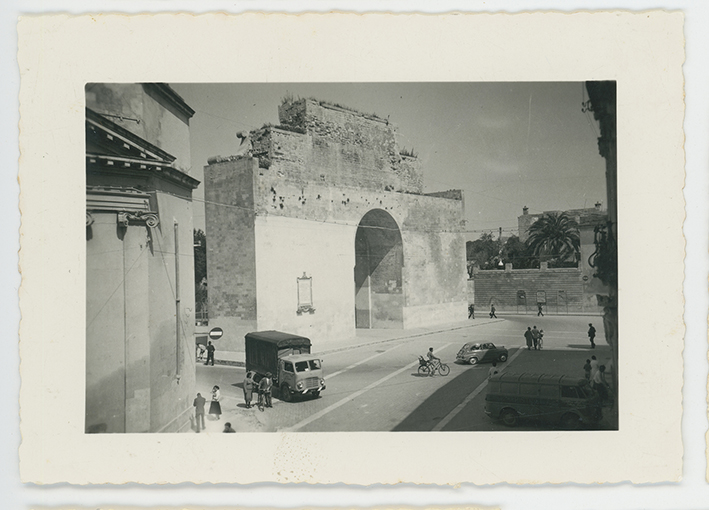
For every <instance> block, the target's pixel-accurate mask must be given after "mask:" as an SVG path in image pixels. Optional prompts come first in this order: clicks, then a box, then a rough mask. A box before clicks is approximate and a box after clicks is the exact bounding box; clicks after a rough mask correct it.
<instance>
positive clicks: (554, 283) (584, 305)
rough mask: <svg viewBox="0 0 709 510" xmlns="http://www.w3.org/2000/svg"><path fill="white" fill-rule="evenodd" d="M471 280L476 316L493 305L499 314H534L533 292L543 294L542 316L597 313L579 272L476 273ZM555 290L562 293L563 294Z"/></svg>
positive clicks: (534, 300)
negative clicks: (521, 294)
mask: <svg viewBox="0 0 709 510" xmlns="http://www.w3.org/2000/svg"><path fill="white" fill-rule="evenodd" d="M473 279H474V282H475V283H474V288H475V309H476V312H478V313H485V312H487V311H488V310H489V308H490V304H491V303H493V302H494V303H495V307H496V308H497V310H499V311H501V312H511V313H534V314H536V313H537V302H536V296H537V291H545V292H546V301H547V304H546V305H545V306H544V313H551V314H556V313H559V314H566V313H570V314H574V313H589V314H597V313H600V311H601V310H600V309H599V307H598V306H597V304H595V296H593V295H592V294H591V293H590V292H588V291H587V287H588V283H587V282H585V281H584V280H583V271H582V270H580V269H546V270H544V269H513V270H505V271H497V270H489V271H480V270H478V271H476V272H475V274H474V277H473ZM518 291H524V292H525V295H526V307H525V305H524V301H521V300H518V297H517V293H518ZM559 291H563V295H560V292H559ZM563 296H565V297H563Z"/></svg>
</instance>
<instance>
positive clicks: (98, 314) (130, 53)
mask: <svg viewBox="0 0 709 510" xmlns="http://www.w3.org/2000/svg"><path fill="white" fill-rule="evenodd" d="M682 30H683V18H682V15H681V13H665V12H648V13H642V14H633V13H629V12H628V13H621V12H612V13H611V12H609V13H577V14H563V13H552V12H548V13H530V14H524V15H520V16H515V15H503V14H500V15H497V14H495V15H492V14H490V15H487V14H486V15H472V14H470V15H468V14H460V15H458V14H456V15H440V16H421V15H391V14H371V15H369V14H367V15H363V14H328V15H324V14H323V15H319V14H301V15H297V16H294V15H285V14H284V15H280V14H268V15H264V14H258V13H247V14H244V15H238V16H230V15H227V14H218V13H214V14H204V15H196V16H190V15H187V16H185V15H179V14H176V15H169V14H164V15H155V16H150V15H137V16H124V15H99V16H61V15H57V16H28V17H23V18H22V19H21V20H20V22H19V24H18V38H19V39H18V41H19V42H18V47H19V52H18V65H19V69H20V71H21V86H20V95H19V101H20V119H19V133H20V140H19V141H20V151H21V158H20V168H19V178H18V181H19V183H20V188H21V193H20V196H19V208H20V211H21V212H22V223H21V228H20V237H21V250H20V253H19V260H20V266H19V271H20V272H21V274H22V284H21V288H20V291H19V295H20V310H21V312H22V319H21V323H20V343H19V355H20V359H21V363H20V374H21V378H22V384H21V386H20V390H19V391H20V417H21V423H20V429H21V434H22V443H21V445H20V451H19V458H20V477H21V479H22V481H23V482H24V483H37V484H43V485H46V484H53V483H69V484H124V483H138V484H173V483H175V484H178V483H192V484H220V483H231V484H239V485H245V484H258V483H264V482H273V483H278V484H298V483H306V484H354V485H362V486H367V485H372V484H374V485H390V484H400V483H408V484H440V485H447V486H457V485H459V484H466V483H467V484H474V485H477V486H482V485H488V484H502V483H507V484H549V483H563V482H574V483H580V484H596V483H604V482H605V483H621V482H632V483H654V482H668V481H678V480H680V479H681V477H682V474H683V471H682V469H683V442H682V434H681V433H682V426H683V421H682V416H683V408H682V395H683V394H682V388H683V368H682V367H683V365H682V362H683V345H684V344H683V337H684V331H685V326H684V322H683V311H684V307H683V294H682V284H683V281H684V279H685V273H684V264H683V260H684V256H685V252H684V246H685V245H684V237H683V231H682V222H683V221H684V218H685V203H684V200H683V195H682V186H683V184H684V172H683V168H684V166H683V165H684V146H683V143H684V140H685V138H684V131H683V119H684V95H683V90H684V89H683V83H684V82H683V74H682V64H683V62H684V46H683V41H684V38H683V32H682ZM175 34H180V36H179V37H175ZM342 34H349V35H348V37H342ZM111 41H121V44H120V45H115V44H112V43H111ZM166 41H169V44H167V43H166ZM621 42H622V51H617V50H618V48H619V47H620V46H619V44H620V43H621ZM650 216H652V221H650V220H649V217H650ZM82 219H85V228H84V229H83V230H82V229H81V228H80V227H81V220H82ZM658 243H659V244H658ZM620 338H622V342H621V341H619V340H620ZM431 452H436V453H438V457H437V458H436V460H435V461H430V460H429V459H430V458H432V456H433V454H432V453H431ZM466 500H471V501H472V500H476V498H475V497H473V496H471V497H470V498H466ZM254 501H255V503H254V504H256V503H258V504H261V503H262V500H261V499H258V501H256V500H254ZM264 501H265V500H264ZM487 503H494V501H492V499H490V500H488V501H487ZM308 504H310V502H309V503H308ZM324 506H327V505H324ZM566 506H568V505H566Z"/></svg>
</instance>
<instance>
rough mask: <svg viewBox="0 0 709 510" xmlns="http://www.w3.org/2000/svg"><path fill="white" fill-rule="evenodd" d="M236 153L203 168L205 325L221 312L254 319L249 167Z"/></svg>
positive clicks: (248, 161) (251, 169)
mask: <svg viewBox="0 0 709 510" xmlns="http://www.w3.org/2000/svg"><path fill="white" fill-rule="evenodd" d="M257 171H258V165H257V161H256V160H255V159H252V158H240V159H236V160H234V161H226V162H222V163H215V164H212V165H208V166H206V167H205V168H204V182H205V202H206V203H205V219H206V229H207V231H206V235H207V239H208V240H210V241H208V243H207V281H208V285H209V319H210V325H212V324H214V325H217V324H216V323H214V320H218V319H220V318H222V317H232V318H237V319H239V320H245V321H255V320H256V313H257V311H256V245H255V230H254V217H255V215H254V212H253V211H254V173H255V172H257Z"/></svg>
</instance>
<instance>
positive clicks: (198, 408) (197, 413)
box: [192, 393, 207, 432]
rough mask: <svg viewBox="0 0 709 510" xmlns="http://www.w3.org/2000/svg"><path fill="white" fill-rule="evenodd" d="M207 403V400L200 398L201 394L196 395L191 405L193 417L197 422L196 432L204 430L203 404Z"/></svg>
mask: <svg viewBox="0 0 709 510" xmlns="http://www.w3.org/2000/svg"><path fill="white" fill-rule="evenodd" d="M206 403H207V399H206V398H204V397H203V396H202V394H201V393H197V398H195V399H194V402H193V403H192V405H193V406H194V408H195V410H194V417H195V421H196V422H197V432H199V431H200V430H203V429H204V404H206Z"/></svg>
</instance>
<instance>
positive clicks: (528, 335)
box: [524, 326, 534, 350]
mask: <svg viewBox="0 0 709 510" xmlns="http://www.w3.org/2000/svg"><path fill="white" fill-rule="evenodd" d="M524 338H525V339H526V340H527V350H530V349H531V348H532V345H533V344H534V337H533V336H532V328H530V327H529V326H527V331H525V332H524Z"/></svg>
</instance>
